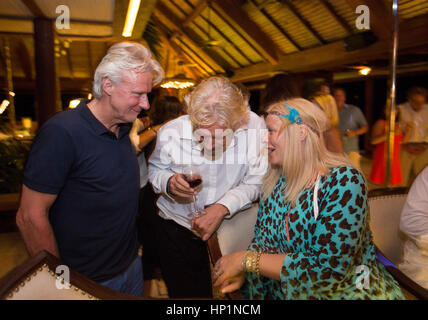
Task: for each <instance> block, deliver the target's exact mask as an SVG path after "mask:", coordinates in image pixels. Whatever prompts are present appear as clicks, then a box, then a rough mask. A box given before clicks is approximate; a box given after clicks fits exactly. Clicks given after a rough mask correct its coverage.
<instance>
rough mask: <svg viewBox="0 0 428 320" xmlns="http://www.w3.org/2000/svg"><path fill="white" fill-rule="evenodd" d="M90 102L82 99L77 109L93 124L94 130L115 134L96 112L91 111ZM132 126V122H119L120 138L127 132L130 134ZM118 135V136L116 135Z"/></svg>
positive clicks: (100, 132)
mask: <svg viewBox="0 0 428 320" xmlns="http://www.w3.org/2000/svg"><path fill="white" fill-rule="evenodd" d="M89 102H90V100H82V101H80V103H79V105H78V106H77V107H76V111H77V112H79V113H80V115H81V116H82V117H83V118H84V119H85V120H86V121H88V122H89V124H90V125H91V127H92V128H93V129H94V131H95V132H96V133H97V134H98V135H103V134H111V135H113V136H115V135H114V133H113V132H111V131H110V130H109V129H107V128H106V126H105V125H103V124H102V123H101V122H100V121H99V120H98V119H97V118H96V117H95V116H94V114H93V113H92V112H91V110H89V108H88V105H87V104H88V103H89ZM131 126H132V124H130V123H121V124H119V137H118V138H119V139H122V138H123V137H124V136H126V135H127V134H129V131H130V130H131ZM115 137H116V136H115Z"/></svg>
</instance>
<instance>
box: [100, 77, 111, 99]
mask: <svg viewBox="0 0 428 320" xmlns="http://www.w3.org/2000/svg"><path fill="white" fill-rule="evenodd" d="M102 88H103V91H104V92H105V93H106V94H107V95H109V96H110V95H111V93H112V90H113V82H112V81H111V80H110V79H109V78H107V77H105V78H103V80H102Z"/></svg>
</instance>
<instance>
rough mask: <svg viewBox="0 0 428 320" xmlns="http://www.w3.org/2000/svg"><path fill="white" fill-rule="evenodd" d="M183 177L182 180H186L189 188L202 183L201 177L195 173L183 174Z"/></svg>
mask: <svg viewBox="0 0 428 320" xmlns="http://www.w3.org/2000/svg"><path fill="white" fill-rule="evenodd" d="M183 178H184V180H186V181H187V183H188V184H189V186H190V188H195V187H197V186H199V185H200V184H201V183H202V178H201V177H200V176H199V175H196V174H195V175H189V174H184V175H183Z"/></svg>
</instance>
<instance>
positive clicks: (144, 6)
mask: <svg viewBox="0 0 428 320" xmlns="http://www.w3.org/2000/svg"><path fill="white" fill-rule="evenodd" d="M156 4H157V0H141V4H140V9H139V10H138V14H137V20H136V21H135V26H134V31H133V32H132V37H130V38H129V39H141V38H142V37H143V33H144V30H145V29H146V26H147V23H148V22H149V21H150V18H151V16H152V13H153V11H154V9H155V7H156ZM122 28H123V27H122Z"/></svg>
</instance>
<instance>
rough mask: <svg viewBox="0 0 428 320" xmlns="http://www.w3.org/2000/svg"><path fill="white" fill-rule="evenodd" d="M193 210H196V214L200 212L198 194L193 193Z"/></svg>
mask: <svg viewBox="0 0 428 320" xmlns="http://www.w3.org/2000/svg"><path fill="white" fill-rule="evenodd" d="M193 210H194V211H195V216H196V215H197V214H198V211H199V210H198V206H197V204H196V195H193Z"/></svg>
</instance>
